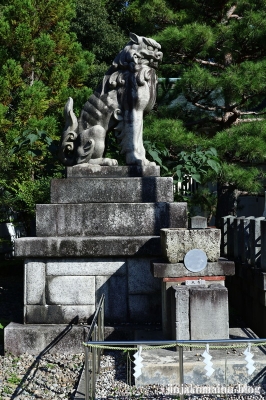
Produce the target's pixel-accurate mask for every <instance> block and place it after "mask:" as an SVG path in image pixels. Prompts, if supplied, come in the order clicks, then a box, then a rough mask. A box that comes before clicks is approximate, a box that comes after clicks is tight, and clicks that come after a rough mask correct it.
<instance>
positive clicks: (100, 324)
mask: <svg viewBox="0 0 266 400" xmlns="http://www.w3.org/2000/svg"><path fill="white" fill-rule="evenodd" d="M101 311H102V307H101V308H100V312H99V314H98V327H97V340H99V341H100V340H101V339H102V338H101V331H102V319H101ZM100 362H101V349H97V374H98V373H99V372H100Z"/></svg>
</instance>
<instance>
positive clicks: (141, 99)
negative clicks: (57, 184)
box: [59, 33, 163, 166]
mask: <svg viewBox="0 0 266 400" xmlns="http://www.w3.org/2000/svg"><path fill="white" fill-rule="evenodd" d="M130 39H131V40H130V42H129V43H128V44H127V45H126V47H125V48H124V49H123V50H122V51H121V52H120V53H119V54H118V55H117V56H116V58H115V59H114V61H113V64H112V66H111V67H110V68H109V70H108V71H107V72H106V74H105V76H104V78H103V81H102V84H101V85H100V86H99V87H98V88H97V89H96V91H95V92H94V93H93V94H92V95H91V96H90V98H89V99H88V101H87V102H86V103H85V105H84V107H83V109H82V111H81V114H80V118H79V119H77V117H76V116H75V114H74V112H73V100H72V98H71V97H70V98H69V99H68V101H67V103H66V105H65V120H66V126H65V130H64V132H63V134H62V138H61V143H60V150H59V158H60V160H61V162H62V163H63V164H64V165H68V166H71V165H76V164H83V163H89V164H98V165H117V161H116V160H113V159H110V158H103V155H104V150H105V138H106V134H107V133H108V132H110V131H113V130H114V131H115V132H116V137H117V138H118V140H119V142H120V145H121V149H122V150H121V153H125V155H126V163H127V164H129V165H130V164H137V165H142V166H144V165H149V164H151V163H150V162H149V161H148V160H147V159H146V157H145V149H144V147H143V139H142V132H143V114H144V113H146V112H148V111H150V110H151V109H152V108H153V106H154V104H155V100H156V85H157V76H156V69H157V68H158V65H159V63H160V62H161V61H162V57H163V53H162V52H161V51H160V49H161V46H160V44H159V43H157V42H156V41H155V40H153V39H150V38H145V37H142V36H137V35H135V34H133V33H131V34H130ZM153 164H154V163H153Z"/></svg>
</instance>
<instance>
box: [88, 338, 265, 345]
mask: <svg viewBox="0 0 266 400" xmlns="http://www.w3.org/2000/svg"><path fill="white" fill-rule="evenodd" d="M262 342H265V345H266V339H251V338H243V339H212V340H211V339H210V340H135V341H134V340H129V341H108V342H104V341H101V342H97V341H91V342H86V344H88V345H90V344H93V345H97V344H98V345H99V346H104V345H105V346H134V345H147V346H149V345H151V346H155V345H158V346H160V345H167V344H173V345H177V346H178V345H179V344H184V345H185V344H187V345H193V344H206V343H209V344H214V343H221V344H232V343H262ZM188 347H189V346H188Z"/></svg>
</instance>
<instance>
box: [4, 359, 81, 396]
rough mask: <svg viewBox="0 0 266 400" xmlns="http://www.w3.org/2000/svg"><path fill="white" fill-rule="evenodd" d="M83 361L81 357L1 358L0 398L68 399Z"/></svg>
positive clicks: (73, 390)
mask: <svg viewBox="0 0 266 400" xmlns="http://www.w3.org/2000/svg"><path fill="white" fill-rule="evenodd" d="M83 362H84V355H83V354H76V355H59V354H53V355H50V354H46V355H45V356H42V357H41V358H40V359H38V358H36V357H34V356H31V355H22V356H20V357H14V356H6V357H3V356H2V357H1V358H0V399H1V400H7V399H17V400H20V399H21V400H22V399H23V400H26V399H72V398H73V395H74V393H75V391H76V387H77V384H78V381H79V377H80V374H81V371H82V367H83ZM1 375H2V376H1ZM1 381H2V382H1Z"/></svg>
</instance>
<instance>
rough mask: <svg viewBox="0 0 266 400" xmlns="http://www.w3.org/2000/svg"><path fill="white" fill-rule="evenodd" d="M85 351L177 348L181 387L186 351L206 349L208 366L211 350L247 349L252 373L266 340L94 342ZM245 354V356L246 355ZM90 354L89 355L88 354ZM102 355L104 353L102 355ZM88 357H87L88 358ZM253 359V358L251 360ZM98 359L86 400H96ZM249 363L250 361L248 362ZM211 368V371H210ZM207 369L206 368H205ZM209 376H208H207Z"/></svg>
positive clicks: (135, 350) (88, 343)
mask: <svg viewBox="0 0 266 400" xmlns="http://www.w3.org/2000/svg"><path fill="white" fill-rule="evenodd" d="M83 344H84V346H85V349H90V350H91V352H93V351H95V352H96V351H97V350H98V351H103V350H120V351H124V352H134V353H136V352H138V351H139V349H140V348H141V350H155V349H171V348H175V349H176V350H177V351H178V354H179V357H178V375H179V386H180V387H183V386H184V349H185V348H187V349H190V350H191V349H193V348H195V349H205V351H206V355H207V358H206V360H207V362H206V366H208V352H209V350H228V349H236V348H243V349H244V348H246V350H245V352H246V355H247V356H248V357H249V360H250V368H251V369H250V372H251V371H253V369H252V368H254V367H253V363H254V362H253V361H252V355H251V352H250V351H251V348H252V347H261V346H265V345H266V339H253V338H244V339H216V340H170V341H165V340H159V341H158V340H157V341H144V340H142V341H136V340H134V341H108V342H107V341H97V340H92V341H88V342H84V343H83ZM245 352H244V354H245ZM87 354H88V353H87ZM101 354H102V353H101ZM86 357H87V356H86ZM250 357H251V358H250ZM96 359H97V357H96V356H94V357H92V368H91V370H90V371H88V374H87V379H89V380H90V382H91V383H90V384H88V385H87V388H88V391H86V397H85V399H86V400H89V399H95V389H96V378H97V376H96V374H95V373H93V371H94V370H95V366H93V365H94V364H95V363H96ZM247 363H248V360H247ZM99 367H100V364H99V359H98V363H97V370H98V372H97V373H99ZM208 368H209V369H208ZM208 368H207V373H208V371H209V373H211V372H210V370H211V369H212V368H211V365H209V366H208ZM205 369H206V367H205ZM254 369H255V368H254ZM207 376H208V375H207ZM179 397H180V400H183V399H184V394H182V393H179Z"/></svg>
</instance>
